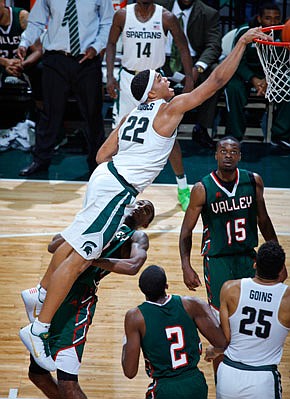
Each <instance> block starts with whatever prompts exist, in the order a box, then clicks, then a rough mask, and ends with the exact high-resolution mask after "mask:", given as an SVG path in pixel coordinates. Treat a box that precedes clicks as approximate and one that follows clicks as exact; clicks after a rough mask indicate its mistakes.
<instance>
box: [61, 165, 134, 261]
mask: <svg viewBox="0 0 290 399" xmlns="http://www.w3.org/2000/svg"><path fill="white" fill-rule="evenodd" d="M109 164H110V165H112V163H111V162H110V163H109ZM109 164H108V163H107V162H104V163H102V164H100V165H99V166H98V167H97V168H96V170H95V171H94V173H93V174H92V176H91V178H90V180H89V182H88V186H87V192H86V196H85V201H84V208H83V209H82V210H81V211H80V212H79V213H78V214H77V215H76V217H75V219H74V221H73V222H72V224H71V225H70V226H69V227H67V228H66V229H65V230H64V231H63V232H62V233H61V235H62V237H63V238H64V239H65V240H66V241H67V242H68V243H69V244H70V245H71V246H72V247H73V248H74V249H75V251H76V252H78V253H79V254H80V255H81V256H82V257H83V258H84V259H86V260H92V259H97V258H99V257H100V255H101V253H102V250H103V248H105V247H106V246H107V245H108V244H109V243H110V241H111V240H112V238H113V237H114V235H115V233H116V231H117V230H118V229H119V227H120V226H121V224H122V223H123V220H124V214H125V208H126V206H127V205H130V204H132V203H133V202H134V201H135V197H136V195H137V194H138V193H137V191H136V190H135V189H134V188H133V187H132V186H130V185H129V184H128V183H127V184H126V182H125V180H124V179H122V178H121V176H119V179H118V177H116V174H115V175H114V174H113V173H112V172H111V171H110V170H109V169H108V167H109V166H110V165H109ZM113 168H114V167H113ZM116 173H117V172H116Z"/></svg>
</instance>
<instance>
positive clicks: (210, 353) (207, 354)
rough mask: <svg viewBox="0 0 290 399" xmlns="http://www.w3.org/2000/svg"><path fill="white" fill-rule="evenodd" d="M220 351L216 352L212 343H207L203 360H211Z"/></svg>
mask: <svg viewBox="0 0 290 399" xmlns="http://www.w3.org/2000/svg"><path fill="white" fill-rule="evenodd" d="M219 355H220V353H216V352H215V350H214V347H213V346H212V345H209V346H208V347H207V348H206V350H205V357H204V360H205V361H206V362H211V361H212V360H214V359H215V358H216V357H217V356H219Z"/></svg>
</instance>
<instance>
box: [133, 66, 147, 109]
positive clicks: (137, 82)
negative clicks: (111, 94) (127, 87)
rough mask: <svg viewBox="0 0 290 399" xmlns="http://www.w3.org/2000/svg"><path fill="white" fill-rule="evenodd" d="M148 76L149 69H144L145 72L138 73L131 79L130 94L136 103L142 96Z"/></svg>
mask: <svg viewBox="0 0 290 399" xmlns="http://www.w3.org/2000/svg"><path fill="white" fill-rule="evenodd" d="M149 76H150V69H145V71H142V72H139V73H138V74H137V75H135V76H134V78H133V79H132V82H131V93H132V94H133V96H134V98H135V99H136V100H137V101H140V100H141V98H142V96H143V94H144V91H145V89H146V87H147V84H148V80H149Z"/></svg>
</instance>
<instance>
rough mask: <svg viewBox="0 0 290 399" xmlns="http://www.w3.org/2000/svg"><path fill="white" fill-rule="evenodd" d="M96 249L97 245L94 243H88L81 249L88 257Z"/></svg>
mask: <svg viewBox="0 0 290 399" xmlns="http://www.w3.org/2000/svg"><path fill="white" fill-rule="evenodd" d="M94 248H97V245H96V244H95V243H94V242H92V241H86V242H85V243H84V244H83V245H82V247H81V249H83V250H84V252H85V253H86V254H87V256H89V255H91V253H92V252H93V249H94Z"/></svg>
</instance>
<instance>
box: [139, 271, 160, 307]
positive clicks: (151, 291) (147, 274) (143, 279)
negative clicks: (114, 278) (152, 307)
mask: <svg viewBox="0 0 290 399" xmlns="http://www.w3.org/2000/svg"><path fill="white" fill-rule="evenodd" d="M166 283H167V279H166V274H165V271H164V269H163V268H162V267H160V266H156V265H151V266H148V267H147V268H146V269H145V270H144V271H143V272H142V273H141V276H140V278H139V287H140V290H141V291H142V292H143V294H144V295H145V296H146V298H147V299H148V300H149V301H152V302H155V301H156V300H157V299H158V298H160V297H161V296H162V295H164V294H165V288H166Z"/></svg>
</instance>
